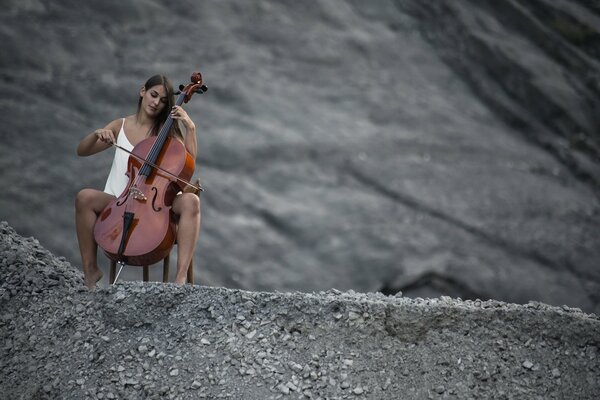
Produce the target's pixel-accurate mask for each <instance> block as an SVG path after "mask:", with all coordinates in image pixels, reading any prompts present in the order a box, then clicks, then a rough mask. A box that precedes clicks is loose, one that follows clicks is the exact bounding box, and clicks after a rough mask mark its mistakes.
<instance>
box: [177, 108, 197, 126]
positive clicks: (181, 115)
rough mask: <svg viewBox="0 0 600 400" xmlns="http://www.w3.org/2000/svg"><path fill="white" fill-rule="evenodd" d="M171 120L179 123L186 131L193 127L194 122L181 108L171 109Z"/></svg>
mask: <svg viewBox="0 0 600 400" xmlns="http://www.w3.org/2000/svg"><path fill="white" fill-rule="evenodd" d="M171 118H173V119H176V120H179V121H181V122H182V123H183V125H184V126H185V128H186V129H190V128H193V127H195V125H194V122H193V121H192V120H191V118H190V116H189V115H188V113H187V112H186V111H185V110H184V109H183V108H182V107H181V106H173V108H171Z"/></svg>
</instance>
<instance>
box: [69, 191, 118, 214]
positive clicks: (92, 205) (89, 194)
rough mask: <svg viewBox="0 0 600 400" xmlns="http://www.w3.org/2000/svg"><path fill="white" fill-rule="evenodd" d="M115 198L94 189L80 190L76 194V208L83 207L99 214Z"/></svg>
mask: <svg viewBox="0 0 600 400" xmlns="http://www.w3.org/2000/svg"><path fill="white" fill-rule="evenodd" d="M113 199H115V196H113V195H112V194H108V193H105V192H102V191H100V190H96V189H82V190H81V191H80V192H79V193H77V200H76V204H77V207H84V208H88V209H92V210H94V212H96V213H100V211H102V210H103V209H104V208H105V207H106V206H107V205H108V203H110V201H111V200H113Z"/></svg>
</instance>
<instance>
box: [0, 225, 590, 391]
mask: <svg viewBox="0 0 600 400" xmlns="http://www.w3.org/2000/svg"><path fill="white" fill-rule="evenodd" d="M0 230H1V242H0V355H1V356H0V371H2V372H0V398H3V399H64V398H73V399H75V398H77V399H82V398H89V399H117V398H118V399H121V398H128V399H130V398H156V399H158V398H169V399H196V398H209V399H211V398H230V399H260V400H263V399H286V398H291V399H292V398H293V399H343V398H357V399H358V398H365V399H398V398H418V399H423V398H432V399H438V398H439V399H443V398H456V399H469V398H498V399H513V398H514V399H521V398H528V399H563V398H577V399H592V398H597V397H596V396H597V394H598V393H599V392H600V379H599V376H600V362H599V360H600V355H599V350H598V349H599V346H600V319H599V318H598V317H597V316H596V315H590V314H585V313H583V312H581V311H580V310H578V309H573V308H568V307H562V308H558V307H551V306H548V305H545V304H542V303H533V302H532V303H529V304H526V305H515V304H508V303H503V302H499V301H462V300H460V299H451V298H449V297H442V298H435V299H420V298H418V299H408V298H404V297H401V296H384V295H382V294H380V293H377V294H374V293H369V294H364V293H356V292H352V291H348V292H341V291H338V290H335V289H332V290H329V291H326V292H320V293H298V292H295V293H268V292H250V291H242V290H230V289H224V288H210V287H201V286H191V285H186V286H183V287H182V286H175V285H172V284H162V283H152V284H142V283H137V282H127V283H123V284H117V285H115V286H111V287H108V288H101V289H99V290H97V291H95V292H88V291H87V290H85V289H84V287H83V285H82V274H81V272H80V271H79V270H77V268H75V267H73V266H72V265H71V264H69V263H68V262H66V261H65V260H64V259H63V258H57V257H56V256H54V255H53V254H51V253H50V252H49V251H47V250H46V249H44V248H43V247H42V246H41V245H40V244H39V242H38V241H37V240H36V239H34V238H27V239H26V238H22V237H20V236H19V235H17V234H16V233H15V231H14V230H13V229H12V228H11V227H10V226H9V225H8V224H7V223H5V222H3V223H2V225H1V226H0Z"/></svg>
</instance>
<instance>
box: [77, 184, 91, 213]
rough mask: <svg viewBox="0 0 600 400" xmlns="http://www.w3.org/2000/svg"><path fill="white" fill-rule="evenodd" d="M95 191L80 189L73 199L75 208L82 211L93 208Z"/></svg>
mask: <svg viewBox="0 0 600 400" xmlns="http://www.w3.org/2000/svg"><path fill="white" fill-rule="evenodd" d="M95 193H96V191H95V190H94V189H82V190H80V191H79V193H77V197H76V198H75V208H76V209H77V210H84V209H88V208H92V207H93V203H94V198H95Z"/></svg>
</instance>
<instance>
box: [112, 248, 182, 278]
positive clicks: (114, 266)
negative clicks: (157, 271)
mask: <svg viewBox="0 0 600 400" xmlns="http://www.w3.org/2000/svg"><path fill="white" fill-rule="evenodd" d="M170 256H171V254H168V255H167V256H166V257H165V258H164V259H163V282H169V264H170V263H171V258H170ZM142 268H143V269H144V271H143V275H144V282H148V280H149V279H150V267H149V266H148V265H144V266H142ZM116 276H117V262H116V261H112V260H111V261H110V272H109V278H108V282H109V283H110V284H111V285H112V284H113V283H115V277H116ZM187 283H191V284H192V285H193V284H194V259H193V258H192V260H191V261H190V265H189V266H188V271H187Z"/></svg>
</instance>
